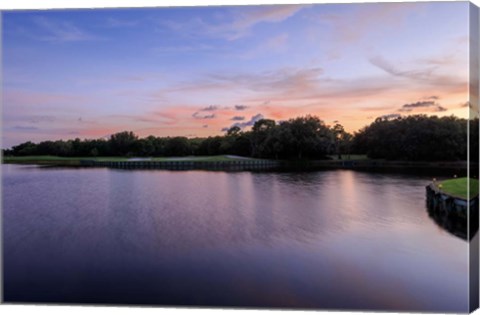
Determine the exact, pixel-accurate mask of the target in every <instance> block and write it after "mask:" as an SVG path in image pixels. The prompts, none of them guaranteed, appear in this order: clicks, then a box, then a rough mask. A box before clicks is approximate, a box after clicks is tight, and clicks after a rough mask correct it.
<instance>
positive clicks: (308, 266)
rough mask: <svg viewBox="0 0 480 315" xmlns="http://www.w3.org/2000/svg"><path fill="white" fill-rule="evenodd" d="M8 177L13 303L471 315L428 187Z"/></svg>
mask: <svg viewBox="0 0 480 315" xmlns="http://www.w3.org/2000/svg"><path fill="white" fill-rule="evenodd" d="M2 172H3V174H2V184H3V193H2V194H3V245H4V298H5V301H6V302H37V303H38V302H41V303H101V304H111V303H115V304H166V305H178V304H181V305H213V306H235V307H287V308H321V309H368V310H416V311H437V312H448V311H453V312H466V311H467V303H468V300H467V296H468V291H467V289H468V256H467V251H468V243H467V242H466V241H464V240H462V239H461V238H458V237H455V236H453V235H452V234H450V233H448V232H446V231H444V230H443V229H442V228H440V227H439V226H438V225H436V224H435V222H434V221H433V220H432V219H431V218H429V216H428V213H427V211H426V208H425V185H427V184H428V183H429V181H430V180H431V176H423V175H422V176H420V175H399V174H386V173H367V172H356V171H351V170H330V171H316V172H263V173H262V172H257V173H253V172H212V171H166V170H115V169H107V168H99V169H91V168H84V169H82V168H78V169H75V168H41V167H36V166H22V165H2Z"/></svg>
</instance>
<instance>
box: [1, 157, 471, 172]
mask: <svg viewBox="0 0 480 315" xmlns="http://www.w3.org/2000/svg"><path fill="white" fill-rule="evenodd" d="M2 164H30V165H40V166H65V167H79V166H81V167H111V168H152V169H154V168H159V169H168V168H174V169H181V168H186V169H195V168H200V169H203V168H215V169H222V168H225V169H231V168H232V167H233V168H238V167H255V168H262V167H265V168H272V167H278V168H311V167H313V168H315V167H318V168H339V169H459V170H466V169H467V168H468V162H467V161H434V162H426V161H386V160H369V159H363V160H303V161H284V160H266V159H253V158H244V157H242V158H223V157H213V158H212V157H195V158H188V157H185V158H172V159H168V158H165V159H138V158H133V159H128V158H118V157H116V158H110V159H109V158H98V159H92V158H85V159H83V158H58V159H41V158H39V159H17V160H14V159H11V158H10V159H9V158H7V159H5V158H3V159H2ZM473 167H478V165H476V164H475V165H473Z"/></svg>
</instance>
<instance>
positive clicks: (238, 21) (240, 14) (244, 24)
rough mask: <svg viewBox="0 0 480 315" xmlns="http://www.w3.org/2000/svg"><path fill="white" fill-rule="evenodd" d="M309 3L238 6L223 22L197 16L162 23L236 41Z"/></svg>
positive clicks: (191, 33)
mask: <svg viewBox="0 0 480 315" xmlns="http://www.w3.org/2000/svg"><path fill="white" fill-rule="evenodd" d="M308 6H309V5H266V6H255V7H245V8H236V9H235V10H232V11H231V14H230V21H229V22H222V23H213V22H212V21H209V22H207V21H206V20H205V19H203V18H200V17H196V18H192V19H190V20H189V22H185V21H182V22H177V21H173V20H167V21H165V20H162V21H160V25H161V26H162V27H166V28H168V29H169V30H171V31H172V30H173V31H176V32H177V33H178V34H180V35H181V36H190V37H192V36H197V35H202V36H208V37H216V38H223V39H226V40H230V41H234V40H238V39H240V38H242V37H245V36H247V35H249V34H250V32H251V30H252V29H253V28H254V27H255V26H256V25H258V24H261V23H280V22H282V21H285V20H287V19H288V18H290V17H292V16H294V15H295V14H296V13H297V12H299V11H300V10H302V9H303V8H305V7H308Z"/></svg>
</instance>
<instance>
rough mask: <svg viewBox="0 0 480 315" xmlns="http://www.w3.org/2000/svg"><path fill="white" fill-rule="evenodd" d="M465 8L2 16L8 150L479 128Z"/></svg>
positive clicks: (465, 5)
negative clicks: (408, 126) (236, 131)
mask: <svg viewBox="0 0 480 315" xmlns="http://www.w3.org/2000/svg"><path fill="white" fill-rule="evenodd" d="M468 9H469V4H468V3H467V2H447V3H446V2H443V3H441V2H432V3H396V4H395V3H380V4H336V5H328V4H318V5H281V6H280V5H279V6H246V7H195V8H157V9H103V10H100V9H95V10H73V11H72V10H56V11H52V10H50V11H23V12H22V11H17V12H15V11H10V12H3V14H2V20H3V29H2V32H3V41H2V49H3V60H2V66H3V82H2V84H3V121H2V137H3V139H2V140H3V144H2V146H3V147H4V148H8V147H11V146H12V145H17V144H19V143H21V142H25V141H27V140H31V141H34V142H38V141H42V140H57V139H73V138H77V137H78V138H82V139H83V138H100V137H106V136H109V135H110V134H112V133H115V132H119V131H123V130H131V131H134V132H135V133H137V134H138V135H139V136H141V137H143V136H147V135H150V134H152V135H156V136H178V135H180V136H188V137H195V136H198V137H201V136H209V135H219V134H223V133H224V131H222V130H224V129H225V128H228V127H231V126H233V125H234V124H238V125H239V126H240V127H242V128H244V129H245V130H248V128H250V126H251V125H252V124H253V123H254V122H255V121H256V120H258V119H261V118H262V117H264V118H271V119H275V120H286V119H288V118H292V117H297V116H301V115H307V114H312V115H317V116H319V117H320V118H321V119H322V120H323V121H324V122H325V123H326V124H328V125H332V124H334V123H335V122H336V121H338V122H340V123H341V124H342V125H344V126H345V128H346V129H347V130H348V131H355V130H358V129H360V128H361V127H363V126H365V125H367V124H369V123H370V122H372V121H373V120H374V119H375V118H376V117H379V116H383V115H411V114H418V113H426V114H435V115H441V116H443V115H452V114H453V115H456V116H459V117H465V118H466V117H467V116H468V107H466V102H467V101H468V74H469V73H468V70H469V68H468V49H469V47H468V36H469V33H468V23H469V20H468Z"/></svg>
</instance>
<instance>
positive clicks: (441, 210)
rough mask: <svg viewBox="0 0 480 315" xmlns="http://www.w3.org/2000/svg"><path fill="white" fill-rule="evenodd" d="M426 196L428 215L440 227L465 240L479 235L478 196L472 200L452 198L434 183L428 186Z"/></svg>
mask: <svg viewBox="0 0 480 315" xmlns="http://www.w3.org/2000/svg"><path fill="white" fill-rule="evenodd" d="M426 194H427V199H426V202H427V210H428V213H429V215H430V217H432V218H433V219H434V220H435V222H436V223H437V224H438V225H440V226H441V227H443V228H444V229H446V230H447V231H449V232H450V233H452V234H455V235H457V236H459V237H461V238H463V239H469V238H470V239H471V238H472V237H473V236H474V235H475V233H477V231H478V212H479V198H478V195H477V196H476V197H474V198H472V199H470V200H466V199H463V198H459V197H455V196H451V195H449V194H446V193H445V192H443V191H441V190H440V189H439V188H438V187H437V186H436V185H435V184H434V183H431V184H429V185H427V187H426ZM467 235H469V237H468V238H467Z"/></svg>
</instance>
